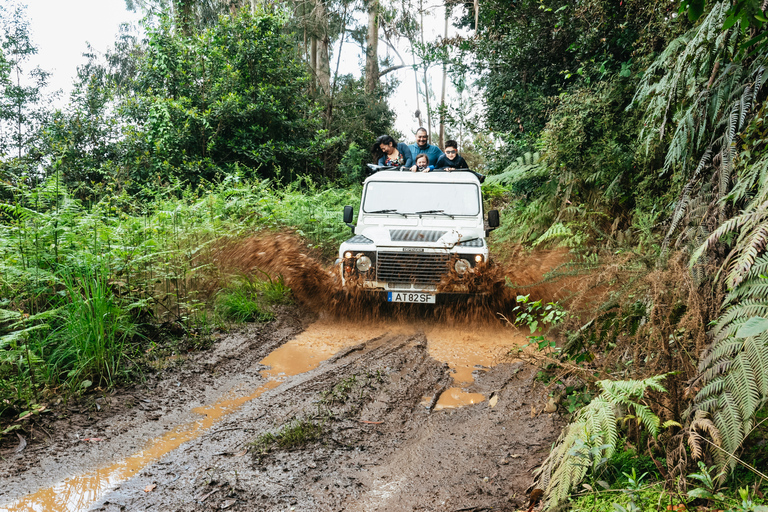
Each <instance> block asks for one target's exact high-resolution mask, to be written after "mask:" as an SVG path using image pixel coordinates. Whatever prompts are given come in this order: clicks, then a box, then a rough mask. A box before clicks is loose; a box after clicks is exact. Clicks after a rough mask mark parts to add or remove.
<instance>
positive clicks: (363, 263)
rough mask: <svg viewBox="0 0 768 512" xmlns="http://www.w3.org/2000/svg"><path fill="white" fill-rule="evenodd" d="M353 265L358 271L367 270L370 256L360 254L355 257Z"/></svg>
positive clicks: (369, 264) (369, 267) (369, 265)
mask: <svg viewBox="0 0 768 512" xmlns="http://www.w3.org/2000/svg"><path fill="white" fill-rule="evenodd" d="M355 267H356V268H357V270H358V272H368V271H369V270H370V269H371V258H369V257H368V256H365V255H363V256H360V257H359V258H357V262H356V263H355Z"/></svg>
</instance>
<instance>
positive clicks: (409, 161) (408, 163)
mask: <svg viewBox="0 0 768 512" xmlns="http://www.w3.org/2000/svg"><path fill="white" fill-rule="evenodd" d="M397 151H398V152H399V153H400V155H401V156H402V157H403V159H404V162H405V163H403V167H413V156H411V150H410V149H408V146H407V145H406V144H405V143H404V142H398V143H397ZM386 161H387V155H384V156H382V157H381V158H379V165H384V162H386Z"/></svg>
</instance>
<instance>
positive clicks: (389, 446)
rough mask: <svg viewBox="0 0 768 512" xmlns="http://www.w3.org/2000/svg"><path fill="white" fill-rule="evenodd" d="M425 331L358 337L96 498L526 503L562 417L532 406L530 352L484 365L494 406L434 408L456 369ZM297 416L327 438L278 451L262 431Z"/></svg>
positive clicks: (137, 504)
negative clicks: (526, 360) (259, 445)
mask: <svg viewBox="0 0 768 512" xmlns="http://www.w3.org/2000/svg"><path fill="white" fill-rule="evenodd" d="M426 344H427V340H426V337H425V336H424V334H420V333H415V334H412V335H404V334H391V333H387V334H385V335H383V336H379V337H377V338H374V339H371V340H368V341H367V342H365V343H363V344H360V345H358V346H355V347H352V348H350V349H346V350H344V351H342V352H341V353H340V354H339V355H337V356H335V357H332V358H331V359H329V360H327V361H326V362H325V363H323V364H321V365H320V366H319V367H318V368H316V369H314V370H311V371H309V372H307V373H303V374H300V375H296V376H294V377H291V378H290V379H288V380H287V381H286V382H285V383H283V384H282V385H281V386H280V387H278V388H275V389H273V390H271V391H268V392H266V393H265V394H263V395H262V396H261V397H260V398H258V399H256V400H254V401H252V402H250V403H247V404H246V405H245V406H243V408H242V409H240V410H239V411H238V412H236V413H234V414H232V415H231V416H228V417H227V419H225V420H223V421H222V422H221V423H219V424H217V425H216V426H215V427H214V428H212V429H211V431H210V432H207V433H206V434H204V435H203V436H202V437H200V438H198V439H196V440H194V441H191V442H189V443H187V444H186V445H184V447H183V448H182V449H181V450H177V451H176V452H172V453H171V454H169V455H167V456H166V457H165V458H163V459H162V460H161V461H160V462H157V463H154V464H152V465H150V466H148V467H146V468H145V469H144V470H143V471H141V473H140V474H139V475H138V476H137V477H135V478H133V479H132V480H130V481H128V482H125V483H124V484H122V485H121V486H120V488H119V489H117V490H116V491H114V492H112V493H111V494H109V495H107V496H105V497H104V498H103V499H102V500H101V501H100V502H99V504H98V506H96V507H95V509H96V510H136V509H142V510H144V509H159V510H208V509H210V508H217V509H218V508H225V509H227V510H270V511H271V510H289V509H291V507H293V509H294V510H297V511H298V510H307V511H309V510H366V511H367V510H457V509H462V508H466V507H473V506H475V507H489V508H490V507H493V509H494V510H514V506H515V505H517V504H520V503H521V502H522V500H523V498H522V494H523V492H524V490H525V488H526V487H527V486H528V485H529V484H530V481H531V480H530V470H531V469H532V468H533V467H534V466H535V465H536V464H538V463H539V462H540V461H541V459H543V457H544V456H545V455H546V450H547V447H548V446H549V444H550V443H551V442H552V440H553V439H554V438H555V437H556V435H557V432H558V431H559V426H558V425H557V424H556V420H554V419H553V418H552V417H550V416H549V415H536V414H531V411H532V408H533V409H541V408H542V407H543V404H544V403H546V396H545V395H544V394H543V393H541V390H540V392H539V393H537V392H535V391H532V390H531V384H532V380H533V376H534V375H535V371H534V370H533V369H532V368H529V367H527V366H524V365H523V363H520V362H518V363H508V364H501V365H498V366H496V367H494V368H491V369H489V370H487V371H479V372H476V373H477V378H476V382H475V384H474V385H473V386H474V388H475V389H476V390H477V391H479V392H485V393H487V394H488V395H491V394H492V393H495V395H496V396H497V400H498V401H497V402H494V403H495V406H494V407H491V406H490V405H489V403H488V402H485V403H482V404H477V405H474V406H469V407H464V408H460V409H456V410H444V411H439V412H432V413H430V412H429V411H428V410H427V408H426V407H425V405H424V404H425V403H426V402H428V401H429V397H431V396H432V395H433V394H434V393H435V392H436V391H437V390H439V389H441V388H442V387H444V386H445V385H446V384H447V383H449V382H450V375H449V370H448V368H447V367H446V366H445V365H443V364H442V363H440V362H438V361H435V360H434V359H432V358H431V357H430V356H429V354H428V353H427V349H426ZM350 382H352V383H353V384H352V385H349V386H346V388H347V390H346V394H344V393H341V392H339V393H337V395H340V396H336V397H335V398H334V391H335V390H338V389H339V388H340V386H341V388H344V387H345V383H347V384H349V383H350ZM425 397H426V398H427V400H426V402H425ZM296 418H309V419H311V420H314V421H317V422H320V423H322V424H323V425H324V432H323V434H322V435H321V437H320V439H319V441H317V442H315V443H312V444H309V445H307V446H304V447H301V448H297V449H292V450H283V449H273V450H271V451H268V452H263V451H261V450H257V449H255V448H254V447H253V446H252V445H251V443H252V442H253V441H254V440H255V439H256V438H257V437H258V436H259V435H260V434H262V433H264V432H275V431H277V430H278V429H279V428H280V427H281V426H284V425H288V424H290V423H291V421H292V420H294V419H296ZM244 448H250V451H249V452H248V453H247V454H243V449H244ZM151 485H156V487H154V488H153V489H152V491H151V492H145V489H147V488H148V487H147V486H151ZM510 498H511V500H510Z"/></svg>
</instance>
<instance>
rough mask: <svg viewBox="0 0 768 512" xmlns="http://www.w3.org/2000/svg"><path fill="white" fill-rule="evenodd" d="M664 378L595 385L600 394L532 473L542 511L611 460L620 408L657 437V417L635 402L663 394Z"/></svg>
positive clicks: (659, 376)
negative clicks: (650, 393)
mask: <svg viewBox="0 0 768 512" xmlns="http://www.w3.org/2000/svg"><path fill="white" fill-rule="evenodd" d="M665 377H666V375H657V376H654V377H650V378H648V379H644V380H627V381H610V380H603V381H600V382H598V385H599V386H600V387H601V388H602V389H603V392H602V393H601V394H600V395H599V396H597V397H596V398H595V399H593V400H592V401H591V402H590V403H589V404H588V405H586V406H584V407H583V408H582V409H581V410H579V412H578V413H577V415H576V418H575V419H574V421H573V422H572V423H570V424H569V425H568V426H567V427H566V428H565V429H564V430H563V432H562V433H561V434H560V437H559V438H558V440H557V441H556V442H555V445H554V447H553V448H552V450H551V451H550V453H549V456H547V458H546V460H545V461H544V462H543V464H542V466H541V468H539V469H538V470H537V471H536V472H535V474H536V480H537V484H536V485H537V487H539V488H540V489H545V508H551V507H556V506H557V505H559V504H562V503H564V502H565V501H566V500H567V499H568V496H569V495H570V493H571V491H572V490H573V489H574V488H575V487H576V486H577V485H578V484H579V483H580V482H581V481H582V480H583V478H584V477H585V476H586V475H587V473H588V472H589V471H595V470H597V469H598V466H599V464H600V461H601V460H603V459H605V458H610V457H611V455H612V454H613V453H614V451H615V450H616V444H617V443H618V435H619V434H618V429H617V426H616V419H617V417H618V413H619V411H620V409H621V408H624V409H626V410H632V411H633V413H634V414H635V416H637V417H638V418H640V420H641V422H642V424H643V425H645V426H646V428H648V429H649V431H650V432H651V433H652V434H653V435H656V433H657V432H658V429H659V425H660V420H659V418H658V416H656V415H655V414H653V412H652V411H651V410H650V408H649V407H648V406H646V405H644V404H642V403H640V402H639V401H638V400H640V399H642V398H643V396H644V395H645V393H646V392H647V391H648V390H649V389H651V390H655V391H661V392H664V391H666V390H665V388H664V386H662V384H661V381H662V380H663V379H664V378H665Z"/></svg>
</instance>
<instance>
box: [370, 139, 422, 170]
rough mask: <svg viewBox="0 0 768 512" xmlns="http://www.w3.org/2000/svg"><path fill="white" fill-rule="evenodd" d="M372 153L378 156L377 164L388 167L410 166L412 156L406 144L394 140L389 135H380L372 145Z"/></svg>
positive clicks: (411, 164)
mask: <svg viewBox="0 0 768 512" xmlns="http://www.w3.org/2000/svg"><path fill="white" fill-rule="evenodd" d="M373 154H374V155H376V157H377V158H378V163H379V165H386V166H389V167H411V166H413V157H411V150H410V149H408V146H407V145H406V144H403V143H402V142H399V143H398V142H396V141H395V139H393V138H392V136H391V135H382V136H381V137H379V138H378V139H376V143H375V144H374V145H373Z"/></svg>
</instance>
